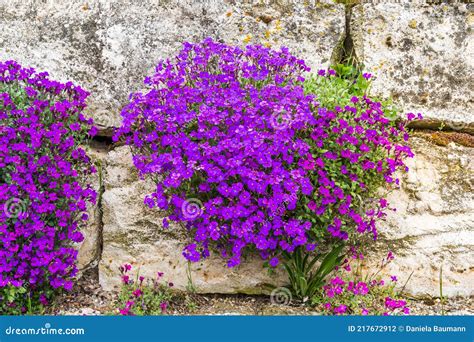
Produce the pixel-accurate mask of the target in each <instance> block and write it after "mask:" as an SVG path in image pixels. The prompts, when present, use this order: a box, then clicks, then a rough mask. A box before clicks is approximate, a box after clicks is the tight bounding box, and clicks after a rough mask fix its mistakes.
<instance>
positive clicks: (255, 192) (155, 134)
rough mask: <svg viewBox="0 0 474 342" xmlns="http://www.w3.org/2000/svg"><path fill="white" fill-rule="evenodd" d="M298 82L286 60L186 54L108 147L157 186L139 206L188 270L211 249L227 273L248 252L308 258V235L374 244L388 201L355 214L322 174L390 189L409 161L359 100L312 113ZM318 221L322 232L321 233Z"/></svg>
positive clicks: (204, 49)
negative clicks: (151, 212)
mask: <svg viewBox="0 0 474 342" xmlns="http://www.w3.org/2000/svg"><path fill="white" fill-rule="evenodd" d="M306 71H309V68H308V67H307V66H306V65H305V63H304V61H302V60H300V59H297V58H296V57H294V56H292V55H291V54H290V53H289V52H288V50H287V49H286V48H282V49H281V50H278V51H276V50H272V49H269V48H264V47H262V46H256V45H249V46H247V47H246V48H244V49H241V48H239V47H232V46H227V45H225V44H221V43H217V42H215V41H213V40H211V39H209V38H208V39H205V40H204V41H203V42H201V43H197V44H192V43H184V47H183V49H182V51H181V52H180V53H179V54H178V55H177V56H176V58H175V59H174V60H166V61H162V62H160V63H159V64H158V66H157V67H156V70H155V73H154V75H153V76H151V77H147V78H146V79H145V84H146V85H147V86H148V87H149V88H150V90H149V91H148V92H147V93H134V94H132V95H131V97H130V103H129V104H128V105H127V106H126V107H125V108H124V109H123V111H122V117H123V124H122V126H121V127H120V129H119V130H118V131H117V132H116V134H115V136H114V139H115V140H116V141H117V140H120V139H122V140H124V141H125V142H126V144H128V145H130V146H131V147H132V151H133V154H134V156H133V161H134V164H135V166H136V167H137V169H138V170H139V172H140V175H141V176H150V177H151V178H152V179H153V180H155V182H156V183H157V188H156V191H155V192H154V193H152V194H150V195H149V196H147V198H145V204H147V205H148V206H149V207H155V206H157V207H159V208H160V209H162V210H166V211H167V212H168V214H169V216H168V219H169V220H171V221H175V222H180V223H182V224H184V225H185V226H186V228H187V229H188V230H189V232H190V233H191V234H192V236H193V239H194V242H193V243H191V244H189V245H187V246H186V248H185V250H184V252H183V254H184V256H185V257H186V258H187V259H188V260H191V261H199V260H200V259H201V258H203V257H207V256H208V255H209V248H210V246H211V245H212V246H213V247H216V248H217V249H218V250H219V251H220V253H221V254H222V256H223V257H225V258H226V259H227V260H228V266H229V267H233V266H236V265H238V264H239V263H240V261H241V256H242V255H243V252H244V251H245V250H246V249H252V250H257V251H258V252H259V253H260V254H261V256H262V257H263V258H265V259H268V260H271V262H270V264H271V266H276V265H277V264H278V263H279V260H278V257H279V256H280V254H281V252H282V251H286V252H290V253H291V252H292V251H293V250H294V249H295V248H296V247H298V246H303V247H306V248H307V249H308V250H312V249H314V243H315V240H316V239H317V234H313V233H312V232H313V231H321V230H322V229H323V230H325V231H327V232H329V234H330V235H332V236H335V237H338V238H341V239H347V238H348V232H347V229H346V227H348V226H350V225H354V224H355V225H356V226H357V231H358V232H361V233H362V232H367V231H370V232H373V233H374V234H375V232H376V230H375V221H376V219H378V218H380V217H382V216H383V215H384V214H383V209H384V208H386V207H387V204H386V201H384V200H380V201H379V202H378V203H377V204H376V206H375V207H374V208H371V209H370V210H367V212H365V213H363V214H361V213H360V212H359V211H358V210H356V209H354V207H353V201H354V198H353V195H351V191H350V189H349V190H347V189H346V188H343V187H342V186H340V185H338V184H340V182H339V181H337V180H336V179H335V178H334V172H332V171H331V172H330V170H334V167H335V166H337V170H336V173H337V175H340V174H342V175H343V182H345V183H346V184H349V185H350V184H352V183H354V187H358V188H364V186H365V184H364V183H363V181H362V180H361V179H362V178H361V173H362V169H363V171H364V172H366V173H371V172H372V173H379V174H381V175H383V177H385V179H386V181H387V182H396V180H395V179H394V178H393V172H395V171H396V170H397V169H399V168H400V167H404V164H403V158H404V157H405V156H411V151H410V150H409V148H408V147H407V146H404V145H398V144H394V143H393V139H392V138H393V137H395V136H397V137H398V136H400V135H402V136H403V134H404V131H403V130H404V128H403V124H400V126H399V127H394V126H393V125H392V124H391V123H390V122H389V120H388V119H386V118H385V117H384V115H383V111H382V109H381V107H380V104H379V103H376V102H372V101H371V100H370V99H369V98H367V97H363V98H362V97H361V98H357V97H354V98H353V99H352V102H353V103H352V106H345V107H344V108H340V107H337V108H336V109H335V110H328V109H325V108H319V107H318V102H317V101H316V96H315V95H312V94H305V92H304V89H303V87H302V82H303V81H304V78H303V77H302V75H303V73H304V72H306ZM325 74H326V73H324V75H322V73H321V76H322V77H326V76H325ZM333 76H334V73H328V76H327V77H333ZM405 138H407V135H405ZM332 213H337V214H336V215H333V214H332ZM331 215H332V216H331ZM325 216H330V219H331V221H330V222H326V221H324V220H323V221H318V217H325ZM321 222H323V224H321ZM163 223H164V226H165V227H167V226H168V224H169V223H168V220H167V219H165V220H164V222H163Z"/></svg>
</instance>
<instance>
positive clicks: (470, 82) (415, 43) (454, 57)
mask: <svg viewBox="0 0 474 342" xmlns="http://www.w3.org/2000/svg"><path fill="white" fill-rule="evenodd" d="M352 13H353V21H352V23H351V33H352V34H353V35H354V36H355V37H356V38H357V39H354V41H355V42H356V44H355V45H356V46H355V51H356V54H357V55H358V56H359V57H362V58H363V61H364V64H365V67H366V68H367V70H368V71H371V72H372V73H373V74H374V75H375V76H376V79H375V82H374V84H373V92H375V93H380V94H383V95H386V96H387V95H390V96H392V97H393V98H394V99H395V100H396V101H397V102H398V103H399V104H400V105H401V107H402V108H403V109H404V111H410V112H422V113H423V114H424V116H425V117H426V118H429V119H434V120H436V121H438V122H439V121H443V122H445V123H446V124H447V126H448V128H451V129H454V130H464V131H470V132H474V100H473V99H474V35H473V24H474V6H473V4H468V2H464V3H460V2H459V3H451V4H445V3H442V4H437V5H435V4H428V3H426V2H419V1H407V0H403V1H396V2H395V1H393V2H375V3H372V2H367V3H363V4H361V5H357V6H355V7H354V8H353V10H352ZM361 55H362V56H361ZM422 123H423V122H421V124H422Z"/></svg>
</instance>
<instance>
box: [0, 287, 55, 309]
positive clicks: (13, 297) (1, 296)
mask: <svg viewBox="0 0 474 342" xmlns="http://www.w3.org/2000/svg"><path fill="white" fill-rule="evenodd" d="M40 296H42V298H44V299H42V300H43V302H44V303H45V304H46V298H47V297H48V298H49V297H51V296H52V293H51V294H48V296H45V295H41V294H39V293H35V292H33V291H29V290H28V289H27V288H26V287H24V286H20V287H15V286H6V287H2V288H0V314H1V315H24V314H27V315H38V314H43V313H44V310H45V308H44V305H43V304H42V303H41V300H40Z"/></svg>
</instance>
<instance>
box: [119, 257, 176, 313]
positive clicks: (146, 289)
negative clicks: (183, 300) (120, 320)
mask: <svg viewBox="0 0 474 342" xmlns="http://www.w3.org/2000/svg"><path fill="white" fill-rule="evenodd" d="M131 268H132V266H131V265H128V264H125V265H123V266H122V267H121V268H120V271H121V272H122V288H121V291H120V294H119V296H118V301H117V307H118V311H119V313H120V314H121V315H132V316H135V315H138V316H143V315H151V316H154V315H162V314H165V313H166V311H167V309H168V305H169V303H170V301H171V300H172V299H173V293H172V291H171V287H172V286H173V283H169V282H165V281H163V280H162V277H163V274H162V273H158V275H157V277H156V278H153V279H145V277H142V276H140V275H139V273H140V272H139V271H137V272H136V276H135V279H131V278H130V276H131V275H130V273H129V271H130V270H131Z"/></svg>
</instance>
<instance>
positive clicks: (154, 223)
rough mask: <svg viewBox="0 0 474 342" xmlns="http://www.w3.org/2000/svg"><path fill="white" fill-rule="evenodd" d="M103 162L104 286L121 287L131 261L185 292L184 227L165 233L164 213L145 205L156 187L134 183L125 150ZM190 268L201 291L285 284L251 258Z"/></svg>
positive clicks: (211, 260) (257, 288)
mask: <svg viewBox="0 0 474 342" xmlns="http://www.w3.org/2000/svg"><path fill="white" fill-rule="evenodd" d="M105 163H106V169H107V175H106V176H105V178H104V180H105V182H104V184H105V192H104V194H103V197H102V205H103V224H104V226H103V242H104V248H103V251H102V259H101V262H100V266H99V272H100V273H99V278H100V283H101V285H102V287H103V288H104V289H106V290H111V289H113V288H114V286H116V285H118V284H119V283H120V273H119V266H121V265H123V264H125V263H132V264H133V265H135V266H136V267H135V268H136V269H138V268H139V269H140V274H142V275H144V276H147V277H156V273H157V272H164V273H165V278H166V279H167V280H169V281H171V282H173V283H174V284H175V286H176V288H178V289H186V287H187V286H188V285H189V279H188V274H187V269H188V263H187V261H186V260H185V259H184V257H183V256H182V254H181V253H182V250H183V248H184V246H185V244H186V236H185V235H184V234H183V228H181V227H179V226H172V225H171V226H170V227H169V228H168V229H164V228H163V227H162V221H163V217H164V213H163V212H161V211H159V210H157V209H149V208H148V207H147V206H146V205H145V204H144V203H143V198H144V196H145V195H147V194H149V193H151V192H152V191H153V188H154V187H153V184H152V183H151V182H148V181H143V180H139V179H138V176H137V173H136V171H135V169H134V167H133V164H132V163H131V154H130V151H129V148H128V147H119V148H117V149H115V150H113V151H111V152H109V154H108V156H107V158H106V161H105ZM190 267H191V276H192V284H193V285H194V286H195V288H196V290H197V291H198V292H205V293H262V292H265V291H268V288H267V287H266V286H265V284H269V283H273V284H280V283H282V281H283V280H284V277H282V274H281V273H278V274H275V275H274V276H269V275H268V274H267V272H268V271H267V270H265V269H264V268H263V263H262V261H261V260H259V258H250V257H249V259H248V260H246V261H245V262H243V263H242V265H241V266H239V267H236V268H234V269H229V268H227V267H226V262H225V260H224V259H222V258H220V257H218V256H211V257H210V258H209V259H207V260H205V261H203V262H200V263H197V264H191V266H190Z"/></svg>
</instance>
